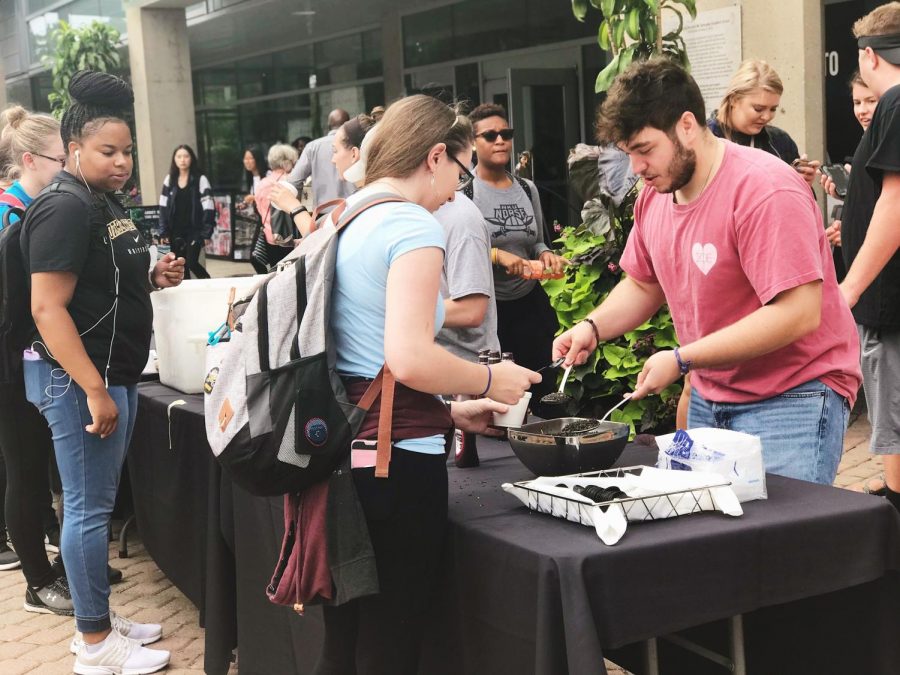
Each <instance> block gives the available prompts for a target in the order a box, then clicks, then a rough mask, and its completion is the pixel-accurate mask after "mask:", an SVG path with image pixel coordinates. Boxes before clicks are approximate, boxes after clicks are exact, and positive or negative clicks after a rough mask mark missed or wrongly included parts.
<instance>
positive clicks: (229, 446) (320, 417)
mask: <svg viewBox="0 0 900 675" xmlns="http://www.w3.org/2000/svg"><path fill="white" fill-rule="evenodd" d="M402 201H404V200H403V199H401V198H399V197H397V196H395V195H390V194H377V195H372V196H371V197H368V198H365V199H363V200H362V201H361V202H360V203H358V204H356V205H355V206H353V207H352V208H351V209H350V210H349V211H345V206H346V205H344V204H342V205H340V206H339V207H338V208H337V209H335V211H333V212H332V214H330V217H326V218H325V219H324V221H325V222H324V224H323V225H322V226H321V227H320V228H319V229H317V230H315V231H314V232H312V233H311V234H309V235H307V236H306V237H304V238H303V239H302V240H301V242H300V245H299V246H298V247H297V248H296V249H294V250H293V251H292V252H291V253H290V254H289V255H288V256H287V257H286V258H285V259H284V260H283V261H282V263H281V264H280V266H279V267H280V270H279V271H277V272H274V273H272V274H270V275H269V276H268V277H267V278H266V279H265V281H264V282H263V283H262V285H261V286H260V287H259V288H258V289H257V290H256V291H255V292H254V294H253V295H252V298H251V299H250V300H249V304H247V305H246V309H245V310H244V312H243V314H242V316H241V318H240V320H239V322H238V323H237V324H236V326H235V330H234V331H233V332H232V335H231V339H230V340H229V341H228V342H223V343H220V345H219V346H218V347H217V349H216V350H215V351H213V352H211V353H210V354H211V357H210V358H209V359H207V361H208V364H207V365H208V374H207V377H206V384H205V387H204V392H205V394H206V395H205V417H206V435H207V438H208V440H209V445H210V447H211V448H212V451H213V454H214V455H215V456H216V458H217V459H218V461H219V462H220V463H221V465H222V467H223V468H224V469H225V471H226V472H227V473H228V474H229V475H230V476H231V478H232V479H233V480H234V481H235V482H236V483H238V484H239V485H241V486H243V487H244V488H246V489H247V490H249V491H250V492H252V493H254V494H257V495H264V496H272V495H281V494H287V493H293V492H300V491H302V490H304V489H305V488H306V487H308V486H310V485H313V484H315V483H318V482H320V481H322V480H324V479H325V478H327V477H328V476H329V475H330V474H331V473H332V472H333V471H334V470H335V469H336V468H337V467H338V465H339V464H340V463H341V461H342V460H343V459H344V458H345V457H346V456H347V455H348V454H349V453H350V442H351V441H352V440H353V438H354V437H355V435H356V433H357V431H358V430H359V427H360V425H361V424H362V422H363V420H364V418H365V416H366V413H367V412H368V410H369V408H370V407H371V405H372V404H373V403H374V402H375V400H376V399H377V398H378V396H379V395H380V394H381V388H382V382H383V381H385V390H386V393H387V392H388V391H391V392H392V390H393V387H392V386H390V384H391V383H388V382H387V380H388V379H389V378H390V375H389V373H388V372H385V376H384V377H382V376H381V374H379V377H377V378H376V379H375V380H374V381H373V382H372V384H371V386H370V387H369V389H368V391H366V393H365V394H364V395H363V397H362V399H360V401H359V402H358V404H356V405H354V404H353V403H351V402H350V401H349V399H348V397H347V392H346V390H345V388H344V384H343V383H342V381H341V378H340V376H339V375H338V374H337V373H336V372H335V369H334V365H335V352H334V342H333V340H332V337H331V329H330V324H329V317H330V313H331V291H332V286H333V283H334V274H335V269H334V268H335V260H336V256H337V245H338V237H339V236H340V233H341V232H342V231H343V229H344V228H345V227H346V226H347V225H349V224H350V223H351V222H352V221H353V219H354V218H356V217H357V216H358V215H359V214H361V213H362V212H363V211H365V210H366V209H368V208H370V207H372V206H375V205H376V204H383V203H386V202H402ZM335 223H336V225H335ZM385 371H386V369H385ZM391 404H392V400H391V401H390V402H388V401H385V404H384V405H382V413H384V414H385V415H390V410H391V407H392V405H391ZM387 423H388V425H389V424H390V419H388V420H387ZM388 428H389V427H388ZM389 442H390V441H389V437H388V448H389V447H390V446H389Z"/></svg>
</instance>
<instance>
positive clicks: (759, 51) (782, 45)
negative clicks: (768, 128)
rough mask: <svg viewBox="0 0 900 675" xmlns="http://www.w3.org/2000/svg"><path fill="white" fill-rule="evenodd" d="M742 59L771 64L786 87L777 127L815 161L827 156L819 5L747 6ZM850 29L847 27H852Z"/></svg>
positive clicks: (771, 2)
mask: <svg viewBox="0 0 900 675" xmlns="http://www.w3.org/2000/svg"><path fill="white" fill-rule="evenodd" d="M741 16H742V22H743V28H744V38H743V48H744V58H745V59H749V58H757V59H764V60H765V61H768V62H769V63H770V64H771V65H772V67H773V68H775V70H776V71H778V74H779V75H780V76H781V81H782V82H783V83H784V95H783V96H782V97H781V111H779V114H778V117H776V118H775V125H776V126H778V127H781V128H782V129H784V130H785V131H787V132H788V133H789V134H790V135H791V137H792V138H793V139H794V140H795V141H796V142H797V146H798V147H799V148H800V152H805V153H807V154H808V155H809V157H810V158H811V159H819V160H821V159H822V157H823V156H824V155H825V46H824V44H825V39H824V34H825V21H824V9H823V7H822V2H821V0H792V1H791V2H785V1H784V0H748V1H746V2H744V3H743V10H742V15H741ZM848 30H849V28H848Z"/></svg>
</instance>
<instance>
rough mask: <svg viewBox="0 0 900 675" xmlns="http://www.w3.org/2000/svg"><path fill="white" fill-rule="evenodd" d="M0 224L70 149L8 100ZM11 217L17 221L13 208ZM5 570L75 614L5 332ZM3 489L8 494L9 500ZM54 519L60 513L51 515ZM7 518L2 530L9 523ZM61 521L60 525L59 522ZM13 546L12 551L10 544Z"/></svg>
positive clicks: (44, 466) (45, 432)
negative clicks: (48, 528)
mask: <svg viewBox="0 0 900 675" xmlns="http://www.w3.org/2000/svg"><path fill="white" fill-rule="evenodd" d="M0 125H2V132H0V157H3V162H4V165H3V167H2V171H0V175H2V177H3V179H4V180H5V181H6V182H7V183H8V184H9V185H8V187H7V188H6V191H5V192H4V193H3V194H2V195H0V227H2V223H3V220H2V219H3V216H4V215H5V214H6V212H7V210H9V209H10V208H12V207H16V208H21V209H26V208H28V206H29V205H30V204H31V202H32V200H33V199H34V198H35V196H37V194H38V193H39V192H40V191H41V190H42V189H43V188H44V187H45V186H46V185H48V184H49V183H50V182H51V181H52V180H53V178H54V176H56V174H57V173H58V172H59V171H60V170H61V169H62V164H63V162H64V161H65V156H66V153H65V151H64V150H63V144H62V138H61V137H60V134H59V122H57V121H56V120H55V119H53V118H52V117H50V116H49V115H41V114H36V113H30V112H28V111H27V110H25V108H23V107H21V106H18V105H16V106H11V107H9V108H7V109H6V110H4V111H3V113H2V115H0ZM9 220H10V223H13V222H15V221H16V220H18V216H16V215H14V214H11V216H10V219H9ZM0 450H2V458H0V469H2V471H0V521H2V522H0V570H2V569H14V568H15V567H18V566H19V562H20V561H21V565H22V572H23V573H24V575H25V580H26V582H27V584H28V587H27V588H26V590H25V604H24V607H25V610H26V611H29V612H41V613H53V614H61V615H64V616H71V615H72V613H73V611H74V610H73V605H72V598H71V595H70V593H69V587H68V584H67V583H66V578H65V576H64V573H63V571H62V569H61V567H59V568H56V567H53V566H51V565H50V561H49V560H48V559H47V553H46V550H45V546H44V530H45V522H44V520H45V518H44V515H45V514H46V513H47V512H48V511H50V512H51V513H52V509H50V508H49V503H50V484H49V475H48V466H49V462H50V457H51V454H52V452H53V442H52V440H51V437H50V429H49V428H48V427H47V422H46V421H45V420H44V418H43V417H42V416H41V414H40V413H39V412H38V411H37V409H36V408H35V407H34V406H33V405H31V404H30V403H29V402H28V401H27V399H26V398H25V381H24V379H23V376H22V351H21V347H19V348H18V350H16V347H15V346H14V345H13V344H9V343H7V342H6V336H3V337H0ZM4 493H5V499H4ZM53 519H54V521H55V516H53ZM4 524H5V529H4ZM56 527H57V528H58V527H59V526H58V525H57V526H56ZM7 530H8V532H9V538H10V539H11V540H12V542H13V544H14V545H15V547H16V551H15V553H13V552H12V551H11V550H10V549H9V546H8V545H7V543H6V537H7Z"/></svg>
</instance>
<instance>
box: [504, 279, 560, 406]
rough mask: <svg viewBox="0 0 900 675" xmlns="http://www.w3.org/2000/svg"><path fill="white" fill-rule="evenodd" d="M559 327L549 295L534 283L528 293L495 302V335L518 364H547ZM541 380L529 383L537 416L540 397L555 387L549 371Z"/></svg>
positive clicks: (535, 365)
mask: <svg viewBox="0 0 900 675" xmlns="http://www.w3.org/2000/svg"><path fill="white" fill-rule="evenodd" d="M558 328H559V322H558V321H557V319H556V312H555V311H554V309H553V307H551V306H550V298H548V297H547V294H546V293H545V292H544V289H543V288H541V285H540V284H535V287H534V288H532V289H531V292H529V293H528V295H525V296H523V297H521V298H519V299H518V300H498V301H497V337H498V338H499V340H500V348H501V349H502V350H503V351H504V352H512V353H513V357H514V358H515V360H516V363H518V364H519V365H520V366H524V367H525V368H530V369H531V370H537V369H538V368H541V367H543V366H546V365H547V364H548V363H550V359H551V357H552V352H553V338H554V336H555V335H556V331H557V329H558ZM543 375H544V380H543V381H542V382H539V383H538V384H533V385H531V410H532V411H533V412H534V413H535V414H536V415H540V416H542V417H544V416H545V415H541V404H540V403H539V401H540V398H541V396H544V395H545V394H549V393H550V392H552V391H555V390H556V378H555V377H554V376H553V373H550V374H548V373H547V372H546V371H545V372H544V373H543Z"/></svg>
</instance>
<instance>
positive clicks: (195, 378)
mask: <svg viewBox="0 0 900 675" xmlns="http://www.w3.org/2000/svg"><path fill="white" fill-rule="evenodd" d="M263 278H264V277H263V276H262V275H259V276H252V277H229V278H226V279H189V280H187V281H183V282H182V283H181V285H179V286H177V287H175V288H167V289H165V290H162V291H156V292H154V293H151V294H150V298H151V300H152V301H153V333H154V336H155V339H156V353H157V354H158V356H159V381H160V382H162V383H163V384H165V385H167V386H169V387H173V388H175V389H178V390H179V391H182V392H184V393H185V394H199V393H201V392H202V391H203V380H204V379H205V378H206V342H207V340H208V339H209V332H210V331H213V330H215V329H216V328H218V327H219V326H221V325H222V322H224V321H225V317H226V314H227V312H228V294H229V291H230V290H231V289H232V288H235V289H236V292H235V298H240V297H242V296H244V295H246V294H247V293H248V292H249V291H251V290H252V289H253V288H255V287H256V286H258V285H259V284H260V283H262V280H263Z"/></svg>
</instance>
